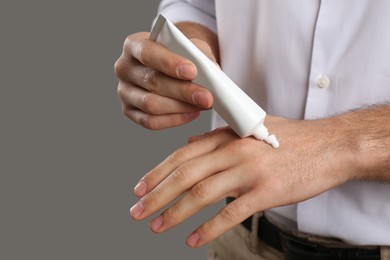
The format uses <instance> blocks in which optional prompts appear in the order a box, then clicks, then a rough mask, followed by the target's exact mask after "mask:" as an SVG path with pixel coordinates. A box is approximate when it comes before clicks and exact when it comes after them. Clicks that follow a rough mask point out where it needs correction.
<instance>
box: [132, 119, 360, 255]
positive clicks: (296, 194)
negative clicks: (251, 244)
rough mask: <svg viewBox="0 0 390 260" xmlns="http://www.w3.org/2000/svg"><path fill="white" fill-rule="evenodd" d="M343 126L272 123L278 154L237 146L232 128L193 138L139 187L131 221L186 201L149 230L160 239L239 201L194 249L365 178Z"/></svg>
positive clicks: (206, 227) (207, 226)
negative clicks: (212, 208) (254, 219)
mask: <svg viewBox="0 0 390 260" xmlns="http://www.w3.org/2000/svg"><path fill="white" fill-rule="evenodd" d="M338 124H339V122H338V121H337V120H334V119H322V120H316V121H293V120H286V119H281V118H272V117H267V121H266V125H267V126H268V128H269V129H270V132H272V133H275V135H276V136H277V137H278V139H279V141H280V148H279V149H273V148H272V147H271V146H270V145H268V144H266V143H265V142H262V141H259V140H256V139H254V138H251V137H249V138H244V139H240V138H239V137H238V136H237V135H236V134H235V133H234V132H233V131H232V130H231V129H230V128H222V129H218V130H216V131H213V132H211V133H208V134H205V135H202V136H197V137H192V138H190V139H189V144H188V145H186V146H184V147H183V148H181V149H179V150H177V151H176V152H174V153H173V154H172V155H170V156H169V157H168V158H167V159H166V160H164V161H163V162H162V163H161V164H160V165H158V166H157V167H156V168H154V169H153V170H151V171H150V172H149V173H148V174H146V175H145V176H144V177H143V178H142V179H141V181H140V182H139V184H138V185H137V186H136V188H135V194H136V195H137V196H138V197H140V198H141V199H140V201H139V202H138V203H137V204H136V205H135V206H134V207H133V208H132V209H131V210H130V214H131V216H132V217H133V218H134V219H136V220H141V219H144V218H146V217H148V216H150V215H152V214H154V213H155V212H157V211H158V210H160V209H162V208H163V207H165V206H166V205H168V204H169V203H170V202H172V201H173V200H175V199H177V198H179V197H180V196H181V195H183V194H185V195H184V196H183V197H182V198H181V199H180V200H179V201H177V202H176V203H175V204H174V205H172V206H171V207H169V208H168V209H166V210H165V211H164V212H163V213H162V214H161V215H160V216H158V217H157V218H155V219H154V220H153V221H152V222H151V224H150V227H151V229H152V230H153V231H154V232H157V233H160V232H163V231H165V230H167V229H169V228H172V227H173V226H175V225H177V224H179V223H181V222H183V221H184V220H186V219H187V218H188V217H190V216H191V215H193V214H195V213H197V212H198V211H200V210H201V209H203V208H205V207H206V206H208V205H211V204H213V203H216V202H217V201H219V200H221V199H223V198H226V197H234V198H236V200H235V201H233V202H231V203H230V204H228V205H226V206H225V207H224V208H223V209H222V210H221V211H220V212H219V213H218V214H217V215H216V216H215V217H213V218H212V219H211V220H209V221H208V222H206V223H204V224H203V225H201V226H200V227H199V228H198V229H197V230H196V231H194V232H193V233H192V235H190V236H189V238H188V239H187V244H188V245H189V246H190V247H197V246H201V245H204V244H206V243H208V242H209V241H211V240H213V239H214V238H216V237H217V236H219V235H221V234H223V233H224V232H226V231H227V230H229V229H231V228H233V227H234V226H235V225H237V224H239V223H240V222H242V221H243V220H245V219H246V218H248V217H249V216H251V215H253V214H254V213H256V212H258V211H263V210H265V209H269V208H273V207H277V206H283V205H288V204H293V203H297V202H300V201H303V200H306V199H309V198H312V197H314V196H316V195H318V194H320V193H322V192H324V191H326V190H328V189H330V188H333V187H335V186H337V185H340V184H343V183H345V182H346V181H348V180H349V179H351V178H353V177H352V176H353V175H354V174H358V173H359V172H361V171H359V168H361V167H360V165H359V163H356V162H355V156H357V155H356V154H353V153H351V151H350V150H349V149H350V148H351V147H350V146H349V145H344V142H343V141H344V140H343V137H340V135H339V134H341V136H343V133H336V132H335V130H336V129H340V128H342V126H340V125H338ZM342 144H343V145H342ZM335 148H336V149H335Z"/></svg>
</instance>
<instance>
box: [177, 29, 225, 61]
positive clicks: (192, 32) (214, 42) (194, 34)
mask: <svg viewBox="0 0 390 260" xmlns="http://www.w3.org/2000/svg"><path fill="white" fill-rule="evenodd" d="M176 26H177V28H179V30H180V31H182V32H183V33H184V34H185V35H186V36H187V38H190V39H191V38H197V39H200V40H202V41H204V42H206V43H207V44H208V45H209V46H210V48H211V51H212V53H213V55H214V57H215V59H216V60H217V62H218V63H219V47H218V37H217V35H216V34H215V33H214V32H212V31H211V30H210V29H208V28H207V27H205V26H203V25H200V24H197V23H193V22H180V23H177V24H176Z"/></svg>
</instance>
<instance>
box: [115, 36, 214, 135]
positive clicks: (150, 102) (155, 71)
mask: <svg viewBox="0 0 390 260" xmlns="http://www.w3.org/2000/svg"><path fill="white" fill-rule="evenodd" d="M192 42H193V43H194V44H195V45H196V46H197V47H198V48H199V49H201V50H202V51H203V52H204V53H205V54H206V55H207V56H208V57H209V58H210V59H211V60H214V61H215V58H214V55H213V52H212V49H211V47H210V46H209V45H208V44H207V43H206V42H205V41H202V40H199V39H192ZM115 72H116V75H117V77H118V78H119V84H118V95H119V97H120V99H121V101H122V111H123V113H124V114H125V115H126V116H127V117H128V118H130V119H131V120H133V121H134V122H136V123H137V124H139V125H142V126H143V127H146V128H148V129H154V130H156V129H164V128H169V127H174V126H179V125H183V124H185V123H188V122H190V121H192V120H193V119H195V118H196V117H197V116H198V115H199V111H201V110H204V109H209V108H210V107H211V106H212V104H213V97H212V95H211V93H210V92H209V91H208V90H207V89H205V88H202V87H201V86H199V85H197V84H195V83H192V82H191V80H193V79H194V78H195V77H196V75H197V70H196V67H195V65H194V64H193V63H192V62H191V61H189V60H187V59H185V58H183V57H181V56H179V55H176V54H174V53H172V52H171V51H169V50H168V49H166V48H165V47H163V46H162V45H160V44H158V43H156V42H154V41H152V40H150V39H149V33H136V34H132V35H130V36H128V37H127V39H126V41H125V43H124V47H123V52H122V55H121V56H120V57H119V59H118V60H117V62H116V63H115Z"/></svg>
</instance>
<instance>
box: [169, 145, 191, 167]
mask: <svg viewBox="0 0 390 260" xmlns="http://www.w3.org/2000/svg"><path fill="white" fill-rule="evenodd" d="M187 153H188V151H187V148H186V147H182V148H180V149H178V150H176V151H175V152H173V153H172V154H171V155H170V156H169V158H168V161H170V162H171V163H172V164H175V165H177V164H179V163H181V162H182V161H184V160H185V158H186V157H187Z"/></svg>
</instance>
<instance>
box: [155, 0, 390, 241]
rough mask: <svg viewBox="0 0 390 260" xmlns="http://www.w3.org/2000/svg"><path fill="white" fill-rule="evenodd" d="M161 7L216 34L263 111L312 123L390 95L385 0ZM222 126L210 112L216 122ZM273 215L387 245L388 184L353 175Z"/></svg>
mask: <svg viewBox="0 0 390 260" xmlns="http://www.w3.org/2000/svg"><path fill="white" fill-rule="evenodd" d="M160 11H161V12H162V13H164V14H165V15H166V16H167V17H168V18H169V19H170V20H171V21H173V22H179V21H193V22H197V23H200V24H203V25H205V26H207V27H208V28H210V29H211V30H213V31H214V32H216V33H217V34H218V38H219V44H220V55H221V66H222V69H223V70H224V71H225V73H226V74H227V75H228V76H229V77H230V78H231V79H232V80H233V81H234V82H236V83H237V84H238V85H239V86H240V87H241V88H242V89H244V91H245V92H247V93H248V94H249V95H250V96H251V97H252V98H253V99H254V100H255V101H256V102H257V103H258V104H259V105H260V106H261V107H262V108H263V109H264V110H265V111H266V112H267V113H268V114H271V115H275V116H281V117H285V118H292V119H314V118H321V117H327V116H331V115H334V114H338V113H341V112H345V111H348V110H351V109H354V108H360V107H365V106H369V105H374V104H380V103H385V102H388V101H389V100H390V1H388V0H343V1H340V0H322V1H321V0H297V1H284V0H272V1H266V0H240V1H233V0H215V1H212V0H187V1H185V0H182V1H180V0H165V1H162V3H161V5H160ZM224 124H225V123H224V122H223V120H222V119H221V118H220V117H219V116H218V115H217V114H215V113H214V114H213V124H212V125H213V128H215V127H218V126H222V125H224ZM302 159H303V160H304V158H302ZM309 159H310V158H308V160H309ZM272 212H273V213H274V214H277V215H280V216H282V217H284V218H286V219H289V220H290V221H292V222H293V223H296V224H297V227H298V229H299V230H300V231H303V232H309V233H313V234H317V235H322V236H327V237H336V238H339V239H342V240H344V241H346V242H348V243H351V244H356V245H390V185H389V184H388V183H375V182H365V181H351V182H348V183H346V184H344V185H342V186H339V187H337V188H334V189H332V190H330V191H328V192H325V193H323V194H321V195H319V196H317V197H315V198H312V199H309V200H307V201H304V202H301V203H298V204H297V205H292V206H287V207H281V208H277V209H273V210H272Z"/></svg>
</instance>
